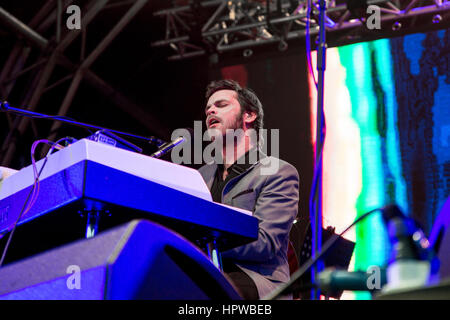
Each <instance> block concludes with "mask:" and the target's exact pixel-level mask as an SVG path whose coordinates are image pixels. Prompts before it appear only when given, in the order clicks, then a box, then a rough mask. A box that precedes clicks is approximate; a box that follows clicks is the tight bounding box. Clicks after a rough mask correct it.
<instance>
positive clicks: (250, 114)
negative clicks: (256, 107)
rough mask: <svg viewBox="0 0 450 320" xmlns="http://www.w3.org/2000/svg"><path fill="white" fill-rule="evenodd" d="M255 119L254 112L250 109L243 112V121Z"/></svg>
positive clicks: (247, 121) (249, 121) (248, 122)
mask: <svg viewBox="0 0 450 320" xmlns="http://www.w3.org/2000/svg"><path fill="white" fill-rule="evenodd" d="M255 120H256V113H255V112H252V111H246V112H244V122H245V123H246V124H250V123H252V122H254V121H255Z"/></svg>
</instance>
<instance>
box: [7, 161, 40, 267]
mask: <svg viewBox="0 0 450 320" xmlns="http://www.w3.org/2000/svg"><path fill="white" fill-rule="evenodd" d="M47 159H48V158H45V160H44V163H43V164H42V167H41V170H40V171H39V174H38V175H37V177H36V179H35V180H34V184H33V187H32V188H31V189H30V192H28V195H27V198H26V199H25V202H24V204H23V206H22V210H20V213H19V216H18V217H17V220H16V222H14V226H13V228H12V230H11V232H10V234H9V237H8V241H7V242H6V244H5V248H3V253H2V258H1V259H0V268H1V267H2V265H3V261H4V260H5V256H6V252H7V251H8V248H9V245H10V243H11V239H12V236H13V234H14V231H15V230H16V227H17V224H18V223H19V221H20V219H21V218H22V215H23V212H24V211H25V208H26V206H27V205H28V201H29V200H30V196H31V194H32V193H33V191H34V189H35V188H36V185H37V181H38V180H39V176H40V175H41V172H42V170H43V169H44V167H45V164H46V163H47Z"/></svg>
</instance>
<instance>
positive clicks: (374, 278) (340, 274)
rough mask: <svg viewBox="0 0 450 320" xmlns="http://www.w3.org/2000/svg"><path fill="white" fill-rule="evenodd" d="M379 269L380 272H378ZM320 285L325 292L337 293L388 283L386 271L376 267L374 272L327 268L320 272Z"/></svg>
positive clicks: (375, 287)
mask: <svg viewBox="0 0 450 320" xmlns="http://www.w3.org/2000/svg"><path fill="white" fill-rule="evenodd" d="M377 271H378V272H377ZM317 281H318V287H319V288H320V289H321V290H323V291H324V292H328V293H336V292H339V291H343V290H352V291H372V290H377V289H381V287H382V286H384V285H385V284H386V271H385V270H384V269H382V268H379V269H374V273H369V272H363V271H355V272H348V271H345V270H335V269H333V268H327V269H325V270H324V271H322V272H321V273H319V275H318V278H317Z"/></svg>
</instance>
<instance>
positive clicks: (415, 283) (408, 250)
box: [382, 205, 434, 293]
mask: <svg viewBox="0 0 450 320" xmlns="http://www.w3.org/2000/svg"><path fill="white" fill-rule="evenodd" d="M382 212H383V220H384V222H385V224H386V226H387V230H388V234H389V240H390V242H391V245H392V248H391V255H390V259H389V262H388V267H387V280H388V282H387V284H386V285H385V286H384V287H383V289H382V291H383V292H384V293H385V292H389V291H391V290H393V289H406V288H412V287H420V286H424V285H426V284H427V282H428V280H429V277H430V275H431V274H432V273H433V271H434V270H433V269H434V263H433V260H434V259H433V255H434V254H433V252H432V250H430V248H429V242H428V240H427V239H426V237H425V235H424V233H423V231H422V230H421V229H420V228H419V227H418V226H417V225H416V223H415V221H414V220H413V219H411V218H409V217H407V216H405V215H404V214H403V212H402V211H401V210H400V208H399V207H398V206H396V205H388V206H386V207H384V208H383V209H382Z"/></svg>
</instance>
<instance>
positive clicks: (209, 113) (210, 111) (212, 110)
mask: <svg viewBox="0 0 450 320" xmlns="http://www.w3.org/2000/svg"><path fill="white" fill-rule="evenodd" d="M211 114H217V109H216V107H215V106H214V105H212V106H211V107H209V108H208V110H207V111H206V116H209V115H211Z"/></svg>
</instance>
